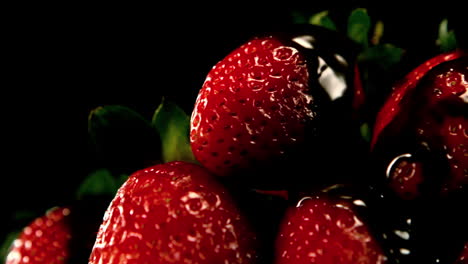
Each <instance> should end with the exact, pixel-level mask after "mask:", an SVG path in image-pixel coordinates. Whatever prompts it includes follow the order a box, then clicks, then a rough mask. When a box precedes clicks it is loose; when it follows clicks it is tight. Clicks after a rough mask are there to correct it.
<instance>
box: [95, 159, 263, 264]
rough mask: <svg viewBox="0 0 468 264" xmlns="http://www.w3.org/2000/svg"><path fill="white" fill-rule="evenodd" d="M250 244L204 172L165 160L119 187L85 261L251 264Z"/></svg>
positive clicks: (225, 197) (237, 215) (229, 203)
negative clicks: (87, 259)
mask: <svg viewBox="0 0 468 264" xmlns="http://www.w3.org/2000/svg"><path fill="white" fill-rule="evenodd" d="M255 240H256V236H255V235H254V233H252V231H251V230H250V228H249V225H248V223H247V221H246V219H244V218H243V216H242V215H241V212H240V211H239V210H238V209H237V207H236V205H235V204H234V202H233V200H232V199H231V197H230V196H229V194H228V193H227V191H226V190H225V189H224V187H222V186H221V185H220V184H218V183H217V182H216V181H214V179H213V178H212V176H211V175H210V174H209V173H208V172H207V171H206V170H205V169H204V168H202V167H200V166H198V165H195V164H191V163H185V162H170V163H165V164H160V165H156V166H153V167H149V168H147V169H144V170H140V171H137V172H135V173H134V174H132V175H131V176H130V177H129V179H128V180H127V181H126V182H125V183H124V184H123V185H122V186H121V188H120V189H119V190H118V192H117V194H116V196H115V198H114V199H113V201H112V202H111V204H110V205H109V208H108V209H107V211H106V213H105V215H104V221H103V223H102V224H101V227H100V228H99V233H98V235H97V239H96V242H95V244H94V248H93V251H92V253H91V256H90V260H89V263H96V264H97V263H108V264H112V263H124V262H125V263H129V264H131V263H141V264H143V263H256V258H257V256H256V250H255V244H256V241H255Z"/></svg>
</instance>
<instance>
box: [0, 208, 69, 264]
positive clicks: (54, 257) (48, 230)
mask: <svg viewBox="0 0 468 264" xmlns="http://www.w3.org/2000/svg"><path fill="white" fill-rule="evenodd" d="M69 215H70V209H69V208H67V207H63V208H62V207H57V208H53V209H51V210H49V211H48V212H47V213H46V215H45V216H42V217H39V218H37V219H35V220H34V221H33V222H32V223H31V224H30V225H28V226H27V227H25V228H24V229H23V231H22V232H21V234H20V235H19V237H18V238H17V239H16V240H15V241H14V242H13V246H12V248H11V249H10V251H9V253H8V256H7V259H6V262H5V263H6V264H23V263H55V264H62V263H63V264H65V263H68V258H69V251H68V245H69V243H70V239H71V237H72V236H71V232H70V227H69V226H68V224H67V218H68V217H69Z"/></svg>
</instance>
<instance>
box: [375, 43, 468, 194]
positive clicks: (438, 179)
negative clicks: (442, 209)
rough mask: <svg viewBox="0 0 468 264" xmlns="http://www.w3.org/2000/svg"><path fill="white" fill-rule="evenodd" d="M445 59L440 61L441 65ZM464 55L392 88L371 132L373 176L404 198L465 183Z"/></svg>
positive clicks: (467, 66) (467, 96)
mask: <svg viewBox="0 0 468 264" xmlns="http://www.w3.org/2000/svg"><path fill="white" fill-rule="evenodd" d="M445 60H447V61H446V62H444V61H445ZM467 76H468V56H467V55H466V53H463V52H462V51H456V52H452V53H449V54H442V55H439V56H437V57H435V58H433V59H431V60H429V61H427V62H426V63H424V64H422V65H421V66H419V67H418V68H416V69H415V70H414V71H413V72H411V73H410V74H409V75H408V76H407V78H406V79H405V80H404V81H403V82H402V83H400V84H398V85H397V86H396V89H395V91H394V93H393V94H392V95H391V96H390V97H389V98H388V100H387V102H386V103H385V104H384V106H383V107H382V109H381V110H380V112H379V114H378V116H377V119H376V124H375V128H374V136H373V140H372V141H373V143H372V144H373V155H374V157H375V158H376V160H377V161H378V162H379V163H378V165H377V170H379V172H378V173H383V171H384V170H385V171H386V175H387V178H389V181H390V186H391V188H392V189H393V190H395V193H396V194H398V195H399V196H400V197H402V198H405V199H413V198H416V197H421V196H422V195H426V194H428V195H434V194H440V193H447V192H450V191H453V190H459V189H462V188H464V187H465V186H466V185H467V184H468V174H467V173H468V156H467V153H468V145H467V144H466V142H467V138H468V134H467V131H468V118H467V113H468V77H467Z"/></svg>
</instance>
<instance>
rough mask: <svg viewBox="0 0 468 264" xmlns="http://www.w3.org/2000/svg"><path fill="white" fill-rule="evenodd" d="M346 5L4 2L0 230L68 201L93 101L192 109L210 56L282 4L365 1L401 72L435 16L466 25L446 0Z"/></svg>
mask: <svg viewBox="0 0 468 264" xmlns="http://www.w3.org/2000/svg"><path fill="white" fill-rule="evenodd" d="M308 2H313V1H308ZM346 3H347V4H343V3H341V2H339V1H329V2H327V3H308V4H301V3H295V2H293V1H287V2H284V3H277V4H276V3H273V2H270V3H265V4H263V5H261V4H260V3H259V4H258V5H255V6H254V5H253V4H252V3H243V2H226V3H224V2H219V3H216V4H215V5H214V6H213V4H206V5H197V6H187V5H186V4H183V3H182V2H180V3H179V1H177V2H176V1H173V3H164V4H161V5H159V4H152V5H140V4H136V3H131V4H129V3H126V4H118V3H115V2H114V3H106V4H104V3H100V4H96V3H93V4H87V3H83V2H81V3H75V4H72V3H67V4H49V6H43V5H42V4H41V5H34V6H31V5H26V4H25V5H24V6H19V7H14V8H12V9H11V10H7V12H9V11H11V13H10V16H9V17H8V19H7V23H6V31H7V32H6V33H5V34H4V35H3V37H2V39H3V40H2V42H3V43H4V44H5V43H6V44H7V48H3V51H4V52H3V53H4V55H6V60H5V63H6V69H4V75H5V77H4V78H2V79H3V80H4V82H3V85H2V87H3V89H2V97H1V99H2V117H3V118H2V131H3V136H2V138H3V140H2V142H3V143H2V145H3V146H2V148H1V149H2V152H3V155H2V160H3V162H2V163H3V164H4V166H3V170H2V174H1V179H2V183H1V192H2V197H1V203H2V208H3V209H2V210H4V211H5V212H6V214H3V213H2V215H5V216H6V218H7V219H8V220H9V221H10V224H9V225H8V226H7V228H6V229H3V230H2V234H3V231H8V230H9V229H13V228H16V227H17V224H16V223H15V222H14V221H13V220H12V219H13V218H12V215H13V212H14V211H18V210H30V209H32V210H34V211H36V212H42V211H43V210H45V209H47V208H50V207H52V206H55V205H61V204H66V203H67V202H68V201H70V200H72V199H73V194H74V191H75V189H76V187H77V185H78V184H79V183H80V182H81V181H82V180H83V178H84V177H85V176H86V175H87V174H88V173H89V172H90V171H92V170H93V169H95V168H97V167H99V164H96V163H95V162H94V161H93V159H92V158H90V152H91V151H90V146H89V143H88V138H87V137H88V135H87V115H88V113H89V111H90V110H91V109H93V108H95V107H97V106H99V105H105V104H123V105H127V106H129V107H132V108H134V109H135V110H137V111H139V112H140V113H141V114H143V115H144V116H145V117H148V118H150V117H151V115H152V113H153V111H154V110H155V109H156V107H157V105H158V104H159V100H160V98H161V96H163V95H164V96H167V97H169V98H171V99H172V100H174V101H176V102H177V103H178V104H179V105H180V106H182V107H183V108H184V110H186V112H187V113H189V114H190V112H191V107H192V106H193V103H194V102H195V98H196V95H197V92H198V89H199V88H200V87H201V86H202V83H203V80H204V78H205V76H206V74H207V73H208V71H209V69H210V68H211V67H212V65H214V64H215V63H216V62H217V61H218V60H220V59H222V58H223V57H224V56H225V55H226V54H227V53H228V52H229V51H231V50H232V49H234V48H235V47H236V46H238V45H239V44H241V43H242V42H244V41H245V40H247V39H248V38H250V37H251V36H252V35H254V34H255V33H256V32H263V31H267V30H270V29H273V30H274V29H275V28H276V27H280V26H284V25H287V24H290V23H291V22H292V21H293V20H292V16H291V14H292V12H299V13H301V12H302V13H304V14H309V15H310V14H313V13H315V12H318V11H322V10H324V9H328V10H330V15H331V16H332V17H333V18H334V19H335V20H336V22H337V24H338V26H339V27H343V25H344V23H345V21H346V19H347V16H348V14H349V12H350V11H351V10H352V9H353V8H356V7H366V8H368V11H369V14H370V16H371V18H372V19H373V22H375V21H376V20H382V21H383V22H384V23H385V32H384V39H383V41H384V42H391V43H394V44H396V45H397V46H400V47H402V48H404V49H405V50H406V54H407V61H408V63H407V64H405V66H403V68H402V69H401V70H400V71H401V72H402V73H404V72H405V71H406V70H409V69H410V68H412V67H414V66H416V65H417V64H418V63H420V62H422V60H424V59H427V58H429V57H431V56H432V55H435V53H436V46H435V44H434V41H435V39H436V37H437V29H438V24H439V23H440V21H441V20H442V19H443V18H446V17H448V18H449V23H451V24H449V25H450V26H451V27H453V28H456V30H457V33H458V35H463V34H465V33H466V32H462V31H463V30H464V28H463V25H462V19H461V17H458V16H457V15H456V12H457V11H456V10H463V8H464V7H461V6H456V5H455V3H456V2H455V1H444V3H443V5H441V3H440V2H433V3H425V4H424V6H422V5H418V4H414V5H413V6H407V5H406V4H408V3H406V4H405V3H403V1H402V2H395V1H388V2H382V3H380V4H379V5H372V4H370V3H367V2H362V1H347V2H346ZM462 33H463V34H462ZM5 157H6V159H5Z"/></svg>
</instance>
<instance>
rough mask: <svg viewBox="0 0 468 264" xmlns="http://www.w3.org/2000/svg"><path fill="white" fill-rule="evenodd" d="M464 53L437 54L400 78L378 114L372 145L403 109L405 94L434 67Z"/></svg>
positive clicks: (458, 51) (459, 51)
mask: <svg viewBox="0 0 468 264" xmlns="http://www.w3.org/2000/svg"><path fill="white" fill-rule="evenodd" d="M463 54H464V52H463V51H461V50H455V51H452V52H447V53H443V54H440V55H438V56H435V57H433V58H431V59H429V60H427V61H426V62H424V63H422V64H421V65H419V66H418V67H416V68H415V69H413V70H412V71H411V72H410V73H408V74H407V75H406V76H405V77H404V78H403V80H400V81H399V82H398V83H397V84H396V85H395V86H394V87H393V92H392V94H391V95H390V96H389V98H388V99H387V101H386V102H385V104H384V105H383V106H382V108H381V109H380V111H379V113H378V115H377V118H376V119H377V121H376V122H375V125H374V133H373V136H372V146H373V145H375V143H376V141H377V138H378V136H379V135H380V134H381V132H382V130H383V129H384V128H385V127H386V126H387V125H388V124H389V123H390V122H392V121H393V119H394V118H395V116H396V115H397V114H399V113H400V112H401V111H402V107H403V106H404V105H403V104H402V103H401V102H402V100H401V99H402V98H403V96H405V95H406V94H407V93H408V92H409V91H411V90H413V89H414V88H415V87H416V85H417V84H418V83H419V81H420V80H421V78H422V77H424V75H426V74H427V72H428V71H430V70H431V69H432V68H434V67H435V66H437V65H439V64H441V63H443V62H446V61H451V60H454V59H457V58H460V57H462V55H463Z"/></svg>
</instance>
